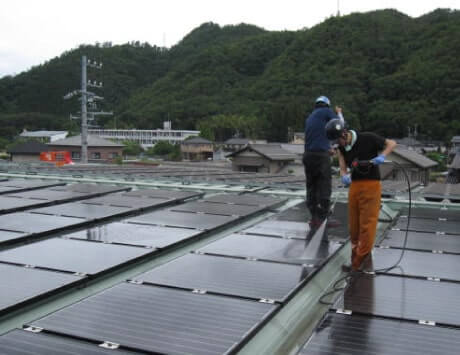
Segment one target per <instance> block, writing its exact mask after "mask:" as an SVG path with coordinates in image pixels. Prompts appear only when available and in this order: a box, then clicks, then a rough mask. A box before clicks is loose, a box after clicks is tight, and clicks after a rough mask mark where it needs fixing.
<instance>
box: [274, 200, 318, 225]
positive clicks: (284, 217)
mask: <svg viewBox="0 0 460 355" xmlns="http://www.w3.org/2000/svg"><path fill="white" fill-rule="evenodd" d="M273 218H274V219H276V220H279V221H291V222H308V221H309V220H310V219H311V214H310V211H309V210H308V209H307V206H306V205H305V202H300V203H298V204H297V205H295V206H293V207H291V208H288V209H287V210H285V211H283V212H281V213H278V214H276V215H275V216H274V217H273Z"/></svg>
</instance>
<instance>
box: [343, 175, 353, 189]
mask: <svg viewBox="0 0 460 355" xmlns="http://www.w3.org/2000/svg"><path fill="white" fill-rule="evenodd" d="M342 184H343V186H345V187H348V186H350V184H351V177H350V174H346V175H343V176H342Z"/></svg>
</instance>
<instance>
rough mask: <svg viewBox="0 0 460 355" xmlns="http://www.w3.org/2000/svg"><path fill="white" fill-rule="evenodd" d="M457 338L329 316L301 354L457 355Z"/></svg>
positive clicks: (451, 333) (453, 333)
mask: <svg viewBox="0 0 460 355" xmlns="http://www.w3.org/2000/svg"><path fill="white" fill-rule="evenodd" d="M458 335H459V334H458V330H457V329H450V328H442V327H427V326H424V325H419V324H414V323H409V322H401V321H397V320H389V319H377V318H370V317H366V316H359V315H352V316H347V315H342V314H328V315H327V317H326V318H325V319H324V321H323V322H322V323H321V324H320V326H319V327H318V328H317V329H316V330H315V332H314V333H313V335H312V337H311V339H310V340H309V341H308V342H307V344H306V345H305V346H304V347H303V349H302V350H301V351H300V352H299V353H298V354H299V355H337V354H356V355H358V354H359V355H371V354H379V355H419V354H443V355H444V354H445V355H456V354H458V346H459V341H458Z"/></svg>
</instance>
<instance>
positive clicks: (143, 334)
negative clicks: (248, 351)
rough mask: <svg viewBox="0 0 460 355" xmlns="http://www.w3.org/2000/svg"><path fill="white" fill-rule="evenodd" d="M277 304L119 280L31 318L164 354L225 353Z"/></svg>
mask: <svg viewBox="0 0 460 355" xmlns="http://www.w3.org/2000/svg"><path fill="white" fill-rule="evenodd" d="M274 309H276V306H274V305H270V304H265V303H260V302H255V301H247V300H240V299H234V298H229V297H224V296H213V295H206V294H205V295H202V294H194V293H191V292H186V291H181V290H174V289H168V288H160V287H153V286H145V285H133V284H126V283H125V284H120V285H118V286H115V287H113V288H111V289H108V290H106V291H103V292H101V293H99V294H97V295H95V296H92V297H89V298H87V299H85V300H83V301H80V302H78V303H76V304H74V305H71V306H69V307H66V308H64V309H62V310H60V311H57V312H55V313H53V314H51V315H49V316H46V317H44V318H42V319H40V320H38V321H36V322H34V323H33V325H34V326H39V327H43V328H45V329H49V330H56V331H59V332H63V333H66V334H70V335H74V336H79V337H84V338H87V339H95V340H99V341H100V340H107V339H110V341H112V342H115V343H118V344H121V345H125V346H131V347H134V348H136V349H143V350H147V351H157V352H163V353H168V354H184V353H187V354H199V355H206V354H223V353H225V352H227V351H228V350H230V349H231V348H232V347H233V346H235V344H238V343H239V342H241V341H242V340H243V339H244V338H245V337H247V335H248V334H247V332H248V331H249V330H250V329H251V328H252V327H254V326H255V325H257V324H258V323H259V322H261V321H262V320H263V319H264V318H265V317H266V316H267V315H268V314H269V313H270V312H272V311H273V310H274Z"/></svg>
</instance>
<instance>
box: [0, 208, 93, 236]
mask: <svg viewBox="0 0 460 355" xmlns="http://www.w3.org/2000/svg"><path fill="white" fill-rule="evenodd" d="M84 222H85V220H83V219H81V218H73V217H62V216H48V215H40V214H35V213H27V212H15V213H8V214H4V215H1V216H0V226H1V228H2V229H6V230H10V231H18V232H27V233H41V232H46V231H52V230H56V229H60V228H63V227H68V226H75V225H78V224H81V223H84Z"/></svg>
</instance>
